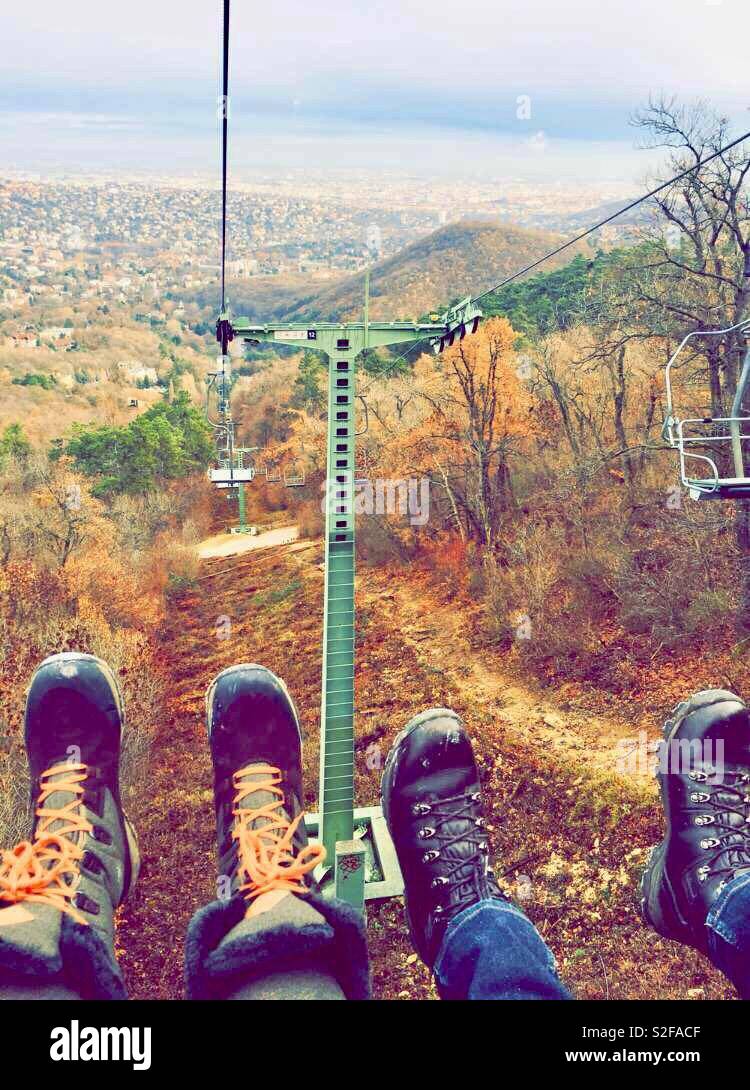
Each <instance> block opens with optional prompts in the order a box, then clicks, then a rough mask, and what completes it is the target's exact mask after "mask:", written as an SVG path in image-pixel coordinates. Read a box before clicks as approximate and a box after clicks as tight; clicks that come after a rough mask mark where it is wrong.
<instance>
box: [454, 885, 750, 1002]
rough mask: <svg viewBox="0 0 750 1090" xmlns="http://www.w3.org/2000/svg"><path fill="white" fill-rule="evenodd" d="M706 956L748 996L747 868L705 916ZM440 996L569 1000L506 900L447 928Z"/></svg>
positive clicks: (537, 939) (536, 940)
mask: <svg viewBox="0 0 750 1090" xmlns="http://www.w3.org/2000/svg"><path fill="white" fill-rule="evenodd" d="M706 929H707V931H708V954H709V957H710V959H711V961H712V962H713V963H714V965H715V966H716V968H717V969H720V970H721V972H722V973H724V975H725V976H726V977H728V978H729V980H731V982H732V983H733V984H734V986H735V987H736V988H737V990H738V992H739V993H740V995H741V996H742V998H743V999H750V873H748V874H742V875H740V876H739V877H738V878H735V879H733V881H731V882H729V883H728V884H727V886H726V888H725V889H724V890H723V892H722V893H721V894H720V895H719V896H718V897H717V898H716V901H715V902H714V904H713V906H712V907H711V910H710V912H709V913H708V916H707V917H706ZM435 979H436V981H437V986H438V991H439V992H440V996H441V998H443V999H571V998H572V996H571V995H570V993H569V992H568V990H567V989H566V988H565V987H564V986H563V985H562V983H561V982H560V980H559V978H558V976H557V971H556V968H555V959H554V957H553V955H552V951H551V950H549V948H548V947H547V946H545V944H544V942H543V941H542V938H541V936H540V935H539V932H538V931H537V930H536V928H535V927H534V925H533V924H532V923H531V921H530V920H529V919H527V917H526V916H524V914H523V912H521V910H520V909H519V908H517V907H516V906H515V905H513V904H511V903H510V902H509V901H496V900H493V901H478V902H477V903H476V904H475V905H471V906H470V907H469V908H466V909H464V911H463V912H460V913H459V914H458V916H456V918H455V919H454V920H452V921H451V923H450V924H449V925H448V928H447V930H446V932H445V938H444V939H443V944H442V946H441V948H440V953H439V954H438V956H437V960H436V962H435Z"/></svg>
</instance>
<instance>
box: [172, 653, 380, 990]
mask: <svg viewBox="0 0 750 1090" xmlns="http://www.w3.org/2000/svg"><path fill="white" fill-rule="evenodd" d="M206 717H207V724H208V737H209V745H210V748H211V757H212V760H213V767H214V799H215V805H216V824H217V835H218V848H219V872H220V879H219V896H218V899H217V900H215V901H212V902H211V903H210V904H207V905H205V906H204V907H203V908H201V909H200V910H199V911H198V912H197V913H196V914H195V915H194V916H193V918H192V920H191V921H190V926H189V928H188V934H187V941H186V944H185V977H186V983H187V991H188V997H189V998H191V999H344V998H349V999H364V998H367V997H368V996H369V988H370V985H369V972H368V964H367V944H366V940H365V933H364V921H363V919H362V917H361V915H360V913H359V912H357V911H356V910H355V909H353V908H351V907H350V906H349V905H344V904H342V903H341V902H339V901H336V900H330V901H329V900H325V899H324V898H323V897H322V896H321V895H320V894H319V892H318V890H317V887H316V884H315V882H314V879H313V874H312V872H313V870H314V869H315V867H316V866H317V865H318V864H319V863H321V862H322V861H323V860H324V858H325V851H324V849H323V848H322V847H321V846H319V845H317V844H310V843H308V839H307V833H306V831H305V825H304V815H303V809H302V804H303V789H302V736H301V733H300V727H299V721H298V718H297V712H296V710H295V707H294V704H293V703H292V699H291V697H290V696H289V693H288V692H287V690H286V687H285V685H284V683H283V682H282V681H281V680H280V679H279V678H277V677H276V676H275V675H274V674H272V673H271V671H270V670H267V669H265V667H263V666H255V665H247V664H245V665H239V666H231V667H230V668H229V669H227V670H224V671H223V672H222V673H220V674H219V676H218V677H217V678H216V679H215V680H214V681H213V682H212V683H211V685H210V686H209V689H208V692H207V694H206Z"/></svg>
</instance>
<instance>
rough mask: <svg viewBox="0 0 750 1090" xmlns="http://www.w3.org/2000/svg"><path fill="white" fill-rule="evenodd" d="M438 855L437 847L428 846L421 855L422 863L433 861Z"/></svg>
mask: <svg viewBox="0 0 750 1090" xmlns="http://www.w3.org/2000/svg"><path fill="white" fill-rule="evenodd" d="M439 856H440V852H439V851H438V850H437V848H430V850H429V851H428V852H425V853H424V855H423V856H422V862H423V863H433V862H434V861H435V860H436V859H438V858H439Z"/></svg>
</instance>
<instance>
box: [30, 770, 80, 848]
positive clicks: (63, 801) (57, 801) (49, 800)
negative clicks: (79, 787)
mask: <svg viewBox="0 0 750 1090" xmlns="http://www.w3.org/2000/svg"><path fill="white" fill-rule="evenodd" d="M75 775H76V772H75V771H74V770H73V769H72V768H61V769H60V771H59V772H56V773H55V774H54V776H45V777H44V782H45V783H47V784H50V785H54V784H58V783H59V784H64V783H69V782H70V779H71V776H75ZM76 801H78V802H80V804H81V806H82V805H83V798H82V796H80V795H77V794H76V793H75V792H74V791H69V790H68V791H65V790H59V791H53V792H51V794H49V795H47V797H46V798H45V800H44V802H43V803H42V805H41V806H39V804H37V809H41V810H45V811H47V812H48V813H49V812H50V811H51V810H64V809H65V807H66V806H68V807H70V804H71V802H76ZM70 812H71V816H73V815H75V814H76V813H77V812H80V807H78V808H76V810H74V809H73V808H72V807H70ZM42 822H44V823H45V833H59V832H60V830H61V829H65V828H68V829H70V825H71V821H70V819H67V818H55V820H54V821H51V822H48V821H47V819H46V818H36V826H35V831H36V830H38V828H39V825H40V824H41V823H42ZM65 835H66V837H67V839H68V840H70V841H72V842H73V843H74V844H76V845H77V846H78V847H80V846H81V844H82V842H83V838H84V836H85V834H84V833H83V832H78V833H72V832H68V833H66V834H65Z"/></svg>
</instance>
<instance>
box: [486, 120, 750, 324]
mask: <svg viewBox="0 0 750 1090" xmlns="http://www.w3.org/2000/svg"><path fill="white" fill-rule="evenodd" d="M748 137H750V132H746V133H743V135H742V136H738V137H737V139H736V140H732V141H731V143H729V144H725V145H724V147H722V148H719V150H718V151H715V152H712V154H711V155H708V156H707V157H706V158H705V159H701V160H700V161H699V162H697V163H694V164H693V166H691V167H688V168H687V169H686V170H683V171H681V173H679V174H676V175H675V176H674V178H670V179H669V180H668V181H666V182H662V183H661V184H660V185H657V186H656V187H655V188H654V189H651V190H649V192H648V193H644V194H643V196H641V197H637V198H636V199H635V200H634V201H630V203H629V204H626V205H625V206H624V207H623V208H620V209H618V211H617V212H613V213H612V215H611V216H607V217H606V219H603V220H600V221H599V223H595V224H594V225H593V226H592V227H588V228H586V230H585V231H582V232H581V234H580V235H576V236H575V238H571V239H568V241H567V242H563V243H562V244H561V245H560V246H557V247H556V248H555V249H554V250H550V252H549V253H548V254H545V255H544V257H540V258H538V259H537V260H536V261H532V262H531V264H530V265H526V266H525V267H524V268H523V269H519V270H518V272H514V273H513V274H512V275H511V276H508V277H506V278H505V280H501V281H500V283H499V284H495V286H494V287H493V288H487V290H486V291H483V292H482V294H481V295H477V296H475V297H474V299H473V302H475V303H478V302H479V300H480V299H484V298H486V296H488V295H494V293H495V292H496V291H499V290H500V288H504V287H505V285H506V284H510V283H512V282H513V281H514V280H517V279H518V278H519V276H525V274H526V273H527V272H531V270H532V269H536V268H537V267H538V266H539V265H542V264H543V263H544V262H545V261H549V260H550V258H552V257H556V256H557V255H558V254H561V253H562V252H563V250H567V249H568V247H570V246H573V245H575V243H576V242H580V241H581V240H582V239H584V238H588V236H589V235H592V234H593V233H594V231H598V230H599V228H600V227H605V226H606V225H607V224H608V223H611V222H612V220H616V219H618V217H619V216H623V215H624V214H625V213H626V212H630V210H631V209H632V208H637V207H638V205H639V204H643V203H644V201H648V200H650V199H651V197H655V196H656V194H657V193H661V192H662V190H663V189H668V188H669V186H671V185H674V184H675V182H679V181H681V179H682V178H687V176H688V174H692V173H693V171H696V170H700V168H701V167H703V166H705V165H706V163H710V162H711V160H712V159H718V157H719V156H720V155H724V154H725V152H727V151H730V150H731V149H732V148H734V147H737V145H738V144H741V143H742V141H743V140H747V139H748Z"/></svg>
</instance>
